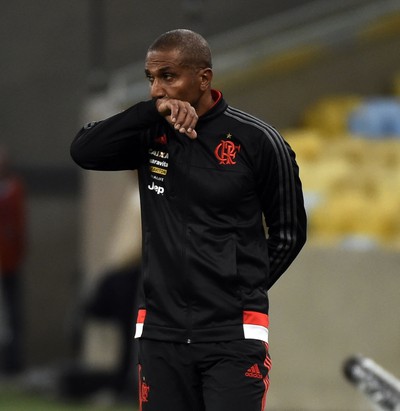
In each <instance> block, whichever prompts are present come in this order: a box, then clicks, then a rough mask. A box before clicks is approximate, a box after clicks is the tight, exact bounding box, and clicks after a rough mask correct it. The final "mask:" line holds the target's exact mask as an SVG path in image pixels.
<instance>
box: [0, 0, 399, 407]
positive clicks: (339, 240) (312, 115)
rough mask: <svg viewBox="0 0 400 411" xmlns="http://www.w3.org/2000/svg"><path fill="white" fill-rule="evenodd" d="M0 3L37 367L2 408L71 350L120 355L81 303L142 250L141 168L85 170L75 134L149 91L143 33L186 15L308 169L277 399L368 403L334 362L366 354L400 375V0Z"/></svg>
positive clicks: (229, 94)
mask: <svg viewBox="0 0 400 411" xmlns="http://www.w3.org/2000/svg"><path fill="white" fill-rule="evenodd" d="M0 10H1V13H0V22H1V24H0V27H1V32H2V35H1V36H0V45H1V50H2V58H1V63H0V64H1V73H2V76H1V78H0V88H1V95H2V98H1V100H0V109H1V138H0V142H1V144H2V145H5V146H7V147H8V148H9V149H10V151H11V155H12V157H13V159H14V162H15V163H16V168H17V170H18V171H19V172H20V173H21V174H22V176H23V177H24V179H25V181H26V184H27V188H28V201H29V203H28V206H29V208H28V214H29V252H28V257H27V261H26V264H25V266H24V306H25V323H26V332H25V352H26V359H27V371H26V373H25V374H24V375H22V376H20V378H18V379H17V380H12V381H9V380H7V379H6V378H4V377H1V378H0V408H1V409H5V410H13V409H27V410H28V409H29V410H34V409H36V408H35V407H37V409H39V408H40V409H41V410H43V409H47V408H44V407H45V406H44V404H43V403H40V405H38V406H37V405H34V400H32V401H33V402H29V404H30V405H25V406H22V405H21V404H20V403H18V404H17V403H16V402H15V401H18V400H17V399H16V397H18V398H23V397H24V396H23V394H22V393H21V389H22V388H23V389H24V390H28V392H32V390H33V391H34V392H36V391H37V390H39V391H40V392H42V391H43V387H47V392H46V393H48V391H51V388H52V387H53V386H54V381H53V384H52V383H51V381H49V379H51V375H52V374H51V371H48V370H54V369H55V368H56V367H58V366H59V365H60V364H65V363H66V362H69V361H75V360H76V358H77V357H79V361H82V362H84V363H85V364H88V366H89V367H93V368H95V369H100V370H102V369H108V368H110V367H112V366H113V363H115V361H117V360H116V357H117V356H118V355H119V353H118V352H117V348H116V347H117V346H118V338H119V337H118V336H117V334H116V331H115V329H114V327H113V325H112V324H105V323H104V322H96V321H94V320H91V321H84V319H82V318H80V317H79V316H80V315H81V313H80V311H79V310H78V306H79V304H80V302H81V301H82V300H85V298H87V296H88V295H90V293H91V292H93V289H94V288H95V287H96V284H98V281H99V277H100V276H101V275H102V273H104V272H105V271H106V270H107V269H109V268H110V267H115V266H118V265H119V264H120V265H122V264H124V263H125V262H126V261H127V259H129V260H132V259H137V258H138V257H137V250H138V247H139V246H140V240H139V239H138V237H137V236H135V234H134V231H136V232H138V227H137V225H138V222H137V215H138V214H137V213H138V207H137V202H136V191H135V184H134V176H133V177H132V175H131V174H130V173H111V174H105V173H90V172H89V173H82V172H81V171H80V170H78V169H77V167H75V166H74V164H73V163H72V161H71V160H70V157H69V144H70V142H71V139H72V138H73V136H74V135H75V133H76V132H77V130H78V129H79V127H80V126H81V124H82V123H84V122H86V121H91V120H96V119H100V118H103V117H105V116H108V115H111V114H112V113H114V112H116V111H119V110H121V109H123V108H125V107H127V106H128V105H130V104H132V103H134V102H135V101H137V100H139V99H144V98H146V97H147V84H146V81H145V79H144V76H143V58H144V55H145V51H146V47H147V46H148V44H149V42H151V41H152V40H153V39H154V38H155V37H156V36H158V35H159V34H160V33H162V32H164V31H166V30H169V29H172V28H176V27H186V28H192V29H195V30H198V31H200V32H201V33H202V34H203V35H204V36H206V37H207V38H208V40H209V42H210V44H211V47H212V49H213V50H214V62H215V72H216V82H215V85H216V87H218V88H221V89H222V91H223V92H224V95H225V97H226V99H227V100H228V101H229V102H230V104H231V105H233V106H236V107H239V108H242V109H243V110H246V111H250V112H252V113H254V114H255V115H257V116H259V117H261V118H263V119H265V120H266V121H267V122H269V123H271V124H273V125H274V126H276V127H277V128H279V129H280V130H281V131H282V133H283V134H284V136H285V137H286V138H287V140H288V141H289V142H290V144H291V145H292V146H293V147H294V149H295V151H296V152H297V155H298V162H299V164H300V168H301V177H302V180H303V184H304V191H305V197H306V203H307V210H308V215H309V221H310V223H309V227H310V228H309V230H310V234H309V237H310V239H309V242H308V244H307V245H306V247H305V249H304V251H303V252H302V254H301V255H300V257H299V258H298V260H297V261H296V262H295V264H293V266H292V267H291V268H290V269H289V271H288V272H287V273H286V274H285V275H284V277H282V279H281V280H280V282H279V283H278V284H277V285H276V286H275V287H274V289H273V290H272V291H271V300H272V310H271V318H272V324H271V352H272V357H273V362H274V368H273V371H272V384H271V388H270V393H269V398H268V405H267V409H270V410H275V411H289V410H290V411H300V410H304V411H325V410H326V411H363V410H368V409H370V407H369V404H368V403H367V402H366V401H365V400H364V399H363V398H362V396H361V395H360V394H359V393H358V392H357V391H356V390H355V389H354V388H353V387H351V386H348V384H347V382H346V381H345V380H344V378H343V374H342V366H343V362H344V361H345V359H346V358H348V357H349V356H350V355H353V354H354V353H362V354H363V355H366V356H369V357H371V358H373V359H374V360H375V361H377V362H378V363H379V364H381V365H382V366H383V367H385V368H387V369H388V370H389V371H390V372H392V373H393V374H394V375H397V376H398V377H399V376H400V315H399V314H400V309H399V305H398V301H399V291H400V277H399V267H400V212H399V210H400V2H399V1H398V0H380V1H378V2H377V1H369V0H336V1H335V2H331V1H328V0H308V1H300V0H280V1H279V2H269V1H264V0H249V1H247V2H242V1H239V0H229V1H225V0H219V1H217V2H216V1H209V0H204V1H202V0H170V1H168V2H161V1H155V0H147V1H134V0H68V1H66V0H54V1H51V2H49V1H44V0H35V1H28V0H25V1H24V0H15V1H13V2H3V3H2V5H1V8H0ZM126 215H131V216H132V219H131V221H132V224H130V225H129V224H124V223H121V220H122V218H121V216H123V217H124V218H125V216H126ZM127 239H130V240H129V241H127ZM77 323H83V336H81V338H82V339H83V344H82V346H83V348H82V347H81V346H80V348H82V349H80V350H79V352H77V351H78V350H77V347H76V345H77V343H76V336H75V332H76V328H77V327H78V326H77ZM43 370H47V374H46V372H45V371H43ZM39 386H40V387H39ZM53 388H54V387H53ZM35 390H36V391H35ZM15 393H17V394H15ZM29 398H30V397H29ZM29 398H28V399H27V400H26V401H30V399H29ZM35 401H36V400H35ZM106 402H107V401H106ZM3 404H4V406H3ZM13 404H14V405H13ZM35 404H36V403H35ZM53 405H54V404H53ZM63 406H65V407H66V405H65V404H64V405H63ZM13 407H14V408H13ZM21 407H22V408H21ZM71 407H72V406H71ZM77 407H78V406H77ZM49 409H50V408H49ZM52 409H64V408H62V406H61V403H57V404H56V405H54V408H52ZM65 409H69V408H65ZM76 409H80V408H76ZM82 409H83V408H82ZM85 409H86V408H85ZM88 409H89V408H88ZM90 409H91V408H90ZM113 409H117V408H113Z"/></svg>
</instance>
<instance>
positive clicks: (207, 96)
mask: <svg viewBox="0 0 400 411" xmlns="http://www.w3.org/2000/svg"><path fill="white" fill-rule="evenodd" d="M214 103H215V102H214V99H213V95H212V93H211V89H207V90H206V91H205V92H204V94H202V96H201V97H200V98H199V100H198V102H197V104H196V105H195V109H196V112H197V115H198V116H199V117H200V116H202V115H203V114H205V113H207V111H208V110H210V109H211V107H212V106H213V105H214Z"/></svg>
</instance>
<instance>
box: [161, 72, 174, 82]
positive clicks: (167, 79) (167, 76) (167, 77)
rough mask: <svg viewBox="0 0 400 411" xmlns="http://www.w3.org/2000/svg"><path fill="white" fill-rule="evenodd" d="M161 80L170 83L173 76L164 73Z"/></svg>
mask: <svg viewBox="0 0 400 411" xmlns="http://www.w3.org/2000/svg"><path fill="white" fill-rule="evenodd" d="M163 79H164V80H165V81H172V80H173V79H174V76H173V75H172V74H171V73H164V74H163Z"/></svg>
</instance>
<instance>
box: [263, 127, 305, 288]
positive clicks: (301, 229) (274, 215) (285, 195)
mask: <svg viewBox="0 0 400 411" xmlns="http://www.w3.org/2000/svg"><path fill="white" fill-rule="evenodd" d="M265 133H266V138H265V139H264V147H263V149H262V150H260V154H261V158H260V159H259V167H260V168H259V169H260V170H261V173H260V175H259V180H258V183H259V192H260V199H261V203H262V208H263V214H264V218H265V222H266V225H267V227H268V240H267V241H268V252H269V262H270V274H269V278H268V289H269V288H271V287H272V285H273V284H274V283H275V282H276V281H277V280H278V278H279V277H280V276H281V275H282V274H283V273H284V272H285V271H286V269H287V268H288V267H289V266H290V264H291V263H292V262H293V260H294V259H295V258H296V256H297V254H298V253H299V252H300V250H301V248H302V247H303V245H304V244H305V241H306V232H307V217H306V212H305V208H304V200H303V192H302V186H301V181H300V177H299V167H298V165H297V163H296V156H295V153H294V152H293V150H292V149H291V147H290V146H289V144H288V143H287V142H286V141H285V140H284V139H283V138H282V137H281V135H280V134H279V133H278V132H277V131H276V130H275V129H274V128H272V127H269V128H268V129H267V130H266V131H265Z"/></svg>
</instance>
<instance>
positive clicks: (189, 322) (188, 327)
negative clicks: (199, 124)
mask: <svg viewBox="0 0 400 411" xmlns="http://www.w3.org/2000/svg"><path fill="white" fill-rule="evenodd" d="M193 143H194V141H193V140H189V141H188V147H189V148H188V155H187V162H186V167H185V179H184V187H185V191H184V198H183V211H184V213H183V227H182V231H183V232H182V240H183V241H182V260H183V267H184V273H185V288H186V296H187V314H186V330H187V337H186V343H187V344H190V343H191V342H192V338H191V336H192V324H193V321H192V283H191V280H190V273H189V272H188V262H187V244H188V241H187V240H188V235H189V233H188V213H189V200H188V190H189V185H188V181H189V176H190V163H191V159H192V147H193Z"/></svg>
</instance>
